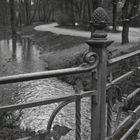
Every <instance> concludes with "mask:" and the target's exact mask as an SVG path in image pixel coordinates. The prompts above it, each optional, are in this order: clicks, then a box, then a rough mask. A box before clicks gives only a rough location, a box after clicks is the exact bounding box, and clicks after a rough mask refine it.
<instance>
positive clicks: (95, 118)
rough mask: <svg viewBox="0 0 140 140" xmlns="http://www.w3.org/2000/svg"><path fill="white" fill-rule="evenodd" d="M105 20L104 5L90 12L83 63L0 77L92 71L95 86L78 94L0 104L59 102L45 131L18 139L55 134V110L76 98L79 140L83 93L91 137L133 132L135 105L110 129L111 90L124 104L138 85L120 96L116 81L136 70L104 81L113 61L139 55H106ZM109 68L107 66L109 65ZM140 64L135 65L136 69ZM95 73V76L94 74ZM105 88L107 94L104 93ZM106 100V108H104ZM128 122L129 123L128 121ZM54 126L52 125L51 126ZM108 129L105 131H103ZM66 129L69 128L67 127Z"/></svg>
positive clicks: (6, 80) (98, 139)
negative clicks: (87, 99)
mask: <svg viewBox="0 0 140 140" xmlns="http://www.w3.org/2000/svg"><path fill="white" fill-rule="evenodd" d="M107 24H108V16H107V14H106V12H105V11H104V9H103V8H101V7H99V8H97V9H96V10H95V12H94V14H93V22H92V25H93V26H94V28H96V31H95V32H94V33H92V36H91V39H90V40H88V41H87V42H86V43H87V44H88V45H89V46H90V49H89V52H87V53H86V54H85V56H84V59H83V60H84V63H83V64H81V65H80V66H79V67H75V68H67V69H59V70H51V71H45V72H37V73H29V74H21V75H14V76H8V77H1V78H0V85H2V84H10V83H16V82H23V81H30V80H37V79H44V78H49V77H57V76H60V75H70V74H77V73H86V72H91V73H92V80H91V85H92V87H95V86H96V90H93V88H91V90H90V91H86V92H83V93H81V94H75V95H70V96H67V97H61V98H59V97H58V98H55V99H44V100H41V101H35V102H29V103H22V104H15V105H8V106H1V107H0V112H4V111H15V110H18V109H25V108H30V107H36V106H41V105H48V104H53V103H60V104H59V105H58V107H57V108H56V109H55V110H54V111H53V113H52V115H51V117H50V120H49V122H48V126H47V128H46V131H44V132H42V133H40V134H36V135H34V136H30V137H27V138H22V139H20V140H47V139H48V140H50V138H51V137H54V135H53V133H52V124H53V120H54V118H55V116H56V115H57V113H58V112H59V111H60V110H61V109H62V108H63V107H64V106H66V105H68V104H69V103H71V102H75V112H76V113H75V124H76V125H75V126H76V128H75V139H76V140H81V139H82V138H81V99H82V98H84V97H90V98H91V140H105V138H106V139H108V140H117V139H121V140H126V139H127V138H128V136H129V135H130V134H131V133H132V132H133V130H134V129H135V128H136V127H137V125H138V124H139V123H140V117H139V116H140V106H138V107H137V108H136V109H135V110H134V111H133V112H131V115H129V116H128V117H127V118H126V119H125V120H124V121H123V122H121V124H119V126H118V127H117V129H116V130H115V131H114V132H113V133H112V127H111V124H112V99H113V95H114V92H116V91H117V93H118V94H117V95H116V94H115V98H117V97H118V100H121V101H122V99H123V102H122V104H121V107H122V106H124V105H126V104H127V101H129V100H130V99H131V98H133V97H134V96H135V95H136V94H137V93H139V92H140V88H137V89H136V90H135V91H134V92H132V93H131V94H130V95H129V96H127V97H126V98H125V99H124V98H122V93H121V89H120V87H119V86H118V85H117V84H118V83H120V82H121V81H123V80H124V79H126V78H128V77H130V76H131V75H133V74H134V73H135V70H132V71H129V72H127V73H125V74H123V75H121V76H120V77H118V78H117V79H114V80H112V79H111V78H110V80H109V83H107V75H108V73H110V70H109V69H110V68H111V67H114V65H116V64H118V62H120V61H122V60H125V59H127V58H130V57H132V56H135V55H139V54H140V51H137V52H132V53H130V54H126V55H123V56H120V57H116V58H112V59H108V53H107V47H108V46H109V45H110V44H111V43H112V42H113V41H110V40H108V39H107V34H106V33H105V32H104V31H103V29H104V28H105V27H106V26H107ZM107 67H108V68H109V69H108V68H107ZM139 69H140V67H137V70H138V71H139ZM95 75H96V77H95ZM95 78H96V79H97V84H96V85H95V83H93V79H95ZM106 91H107V93H108V94H106ZM106 104H108V106H107V111H106ZM106 112H107V127H106V125H105V124H106ZM130 124H131V125H130ZM128 125H129V128H127V130H128V131H126V133H125V134H124V135H123V136H122V137H121V138H118V135H120V132H121V131H122V130H123V129H124V128H125V127H126V126H128ZM55 127H58V126H55ZM53 128H54V127H53ZM106 130H107V131H106ZM67 131H70V129H68V130H67ZM61 136H64V134H60V135H59V136H58V137H57V139H60V138H61Z"/></svg>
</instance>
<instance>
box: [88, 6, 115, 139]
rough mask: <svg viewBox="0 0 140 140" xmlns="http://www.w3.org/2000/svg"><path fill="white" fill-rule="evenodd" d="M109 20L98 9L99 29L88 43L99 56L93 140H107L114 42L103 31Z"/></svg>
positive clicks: (92, 111)
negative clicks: (109, 52)
mask: <svg viewBox="0 0 140 140" xmlns="http://www.w3.org/2000/svg"><path fill="white" fill-rule="evenodd" d="M107 23H108V18H107V14H106V12H105V11H104V9H103V8H101V7H99V8H97V9H96V10H95V11H94V13H93V26H94V28H95V29H97V30H96V31H95V32H94V33H93V34H92V38H91V39H90V40H88V41H87V44H88V45H89V46H90V50H92V51H94V52H96V53H97V54H98V56H99V65H98V67H97V97H96V99H95V98H92V99H91V100H92V101H91V140H105V109H106V77H107V49H106V47H107V46H109V45H110V44H111V43H112V42H113V41H108V40H107V38H106V37H107V34H106V33H105V32H103V29H104V28H105V27H106V26H107Z"/></svg>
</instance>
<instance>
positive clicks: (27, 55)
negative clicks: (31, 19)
mask: <svg viewBox="0 0 140 140" xmlns="http://www.w3.org/2000/svg"><path fill="white" fill-rule="evenodd" d="M46 65H47V64H46V63H44V62H43V61H42V60H41V59H40V50H39V47H38V46H37V45H35V44H33V43H32V42H31V41H30V40H29V39H28V38H26V39H19V40H18V41H17V43H16V46H12V40H11V39H7V40H1V41H0V76H7V75H14V74H21V73H29V72H37V71H44V70H45V68H46ZM0 91H1V93H0V103H1V104H2V105H7V104H13V103H24V102H30V101H35V100H41V99H45V98H49V99H50V98H54V97H63V96H67V95H70V94H74V93H75V92H74V90H73V87H72V86H70V85H68V84H67V83H64V82H62V81H60V80H59V79H57V78H49V79H43V80H36V81H30V82H22V83H15V84H7V85H1V86H0ZM87 101H88V99H84V100H83V106H82V112H83V116H82V119H83V118H84V121H83V123H82V126H83V129H84V131H85V132H89V126H88V123H89V115H87V113H88V112H89V110H88V109H87V106H88V102H87ZM57 105H58V104H53V105H48V106H39V107H36V108H31V109H24V110H22V117H21V127H23V128H31V129H32V130H35V131H38V130H40V129H46V127H47V123H48V120H49V117H50V115H51V113H52V110H53V109H55V108H56V107H57ZM74 107H75V105H74V103H71V104H69V105H68V106H67V107H65V108H64V109H62V111H61V112H60V113H59V114H58V115H57V117H56V119H55V121H54V123H55V124H60V125H65V126H68V127H70V128H72V131H71V132H70V133H69V135H68V136H69V140H70V139H73V134H74V130H75V128H74V120H75V119H74V116H75V112H74ZM83 137H85V138H87V137H88V136H87V135H86V134H85V133H83Z"/></svg>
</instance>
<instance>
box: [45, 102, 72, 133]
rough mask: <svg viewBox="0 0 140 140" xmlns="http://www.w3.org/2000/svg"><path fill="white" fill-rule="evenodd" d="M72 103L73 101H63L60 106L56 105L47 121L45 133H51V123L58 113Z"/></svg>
mask: <svg viewBox="0 0 140 140" xmlns="http://www.w3.org/2000/svg"><path fill="white" fill-rule="evenodd" d="M73 101H74V99H72V100H70V101H64V102H62V103H61V104H60V105H58V107H57V108H56V109H55V110H54V111H53V113H52V115H51V116H50V119H49V121H48V125H47V132H48V133H50V132H51V127H52V123H53V121H54V119H55V117H56V115H57V114H58V112H59V111H60V110H61V109H62V108H63V107H65V106H66V105H68V104H70V103H72V102H73Z"/></svg>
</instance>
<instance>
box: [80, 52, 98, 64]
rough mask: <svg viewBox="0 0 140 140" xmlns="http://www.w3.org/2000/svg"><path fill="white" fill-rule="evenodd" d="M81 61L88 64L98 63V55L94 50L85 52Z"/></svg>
mask: <svg viewBox="0 0 140 140" xmlns="http://www.w3.org/2000/svg"><path fill="white" fill-rule="evenodd" d="M83 61H84V62H85V63H88V64H90V65H93V64H94V65H96V66H97V65H98V64H99V56H98V55H97V54H96V53H94V52H86V53H85V54H84V57H83Z"/></svg>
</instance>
